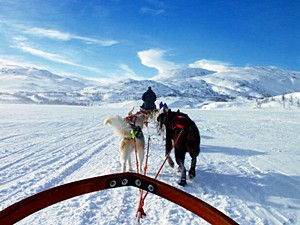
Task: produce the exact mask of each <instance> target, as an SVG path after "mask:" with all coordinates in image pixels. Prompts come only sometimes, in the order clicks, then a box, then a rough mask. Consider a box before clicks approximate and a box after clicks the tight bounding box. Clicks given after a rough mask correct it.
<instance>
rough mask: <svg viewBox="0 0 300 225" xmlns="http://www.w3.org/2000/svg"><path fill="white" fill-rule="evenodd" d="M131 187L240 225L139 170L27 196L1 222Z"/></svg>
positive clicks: (0, 216)
mask: <svg viewBox="0 0 300 225" xmlns="http://www.w3.org/2000/svg"><path fill="white" fill-rule="evenodd" d="M124 186H132V187H136V188H139V189H143V190H145V191H148V192H150V193H152V194H155V195H158V196H160V197H163V198H165V199H167V200H169V201H171V202H173V203H175V204H177V205H180V206H182V207H183V208H185V209H187V210H189V211H191V212H193V213H195V214H196V215H198V216H199V217H201V218H202V219H204V220H206V221H207V222H209V223H210V224H222V225H223V224H224V225H227V224H230V225H232V224H237V223H236V222H235V221H234V220H232V219H231V218H230V217H228V216H227V215H225V214H224V213H222V212H220V211H219V210H218V209H216V208H214V207H213V206H211V205H209V204H208V203H206V202H204V201H202V200H200V199H198V198H196V197H195V196H193V195H191V194H188V193H186V192H184V191H182V190H179V189H177V188H175V187H172V186H170V185H168V184H165V183H163V182H161V181H158V180H155V179H153V178H150V177H147V176H144V175H141V174H137V173H116V174H111V175H104V176H99V177H93V178H88V179H84V180H80V181H75V182H72V183H68V184H64V185H60V186H57V187H54V188H51V189H48V190H45V191H42V192H40V193H37V194H35V195H32V196H30V197H28V198H25V199H23V200H21V201H19V202H17V203H15V204H13V205H11V206H9V207H7V208H6V209H4V210H2V211H1V212H0V224H13V223H16V222H18V221H20V220H21V219H23V218H25V217H27V216H29V215H31V214H33V213H34V212H37V211H39V210H41V209H43V208H46V207H48V206H50V205H53V204H55V203H58V202H61V201H64V200H67V199H70V198H73V197H76V196H80V195H83V194H87V193H91V192H95V191H101V190H105V189H110V188H118V187H124Z"/></svg>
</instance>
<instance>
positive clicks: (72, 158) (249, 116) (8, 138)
mask: <svg viewBox="0 0 300 225" xmlns="http://www.w3.org/2000/svg"><path fill="white" fill-rule="evenodd" d="M128 111H129V108H125V109H121V110H120V109H119V110H117V109H116V108H111V109H109V110H106V109H103V108H96V107H71V106H36V105H0V210H2V209H4V208H6V207H8V206H9V205H11V204H13V203H15V202H17V201H19V200H21V199H23V198H26V197H28V196H31V195H33V194H35V193H37V192H40V191H43V190H45V189H48V188H51V187H54V186H58V185H61V184H65V183H69V182H71V181H77V180H81V179H85V178H90V177H94V176H100V175H105V174H111V173H116V172H120V164H119V161H118V158H119V153H118V138H117V137H116V136H115V135H114V133H113V130H112V128H111V127H104V126H103V120H104V119H105V118H106V117H107V116H108V115H112V114H119V115H121V116H125V115H126V114H127V112H128ZM183 111H184V112H186V113H188V114H189V115H190V117H191V118H192V119H193V120H194V121H196V124H197V125H198V127H199V129H200V132H201V135H202V143H201V154H200V156H199V158H198V162H197V176H196V178H195V179H194V180H193V181H188V185H187V186H186V187H180V186H178V185H177V183H176V181H177V179H178V178H179V174H177V173H175V172H174V171H173V170H171V169H170V168H169V166H168V165H166V166H165V167H164V169H163V170H162V172H161V174H160V176H159V177H158V179H159V180H161V181H163V182H166V183H168V184H171V185H173V186H175V187H177V188H180V189H182V190H184V191H186V192H188V193H190V194H192V195H195V196H196V197H198V198H200V199H202V200H204V201H206V202H207V203H209V204H211V205H213V206H214V207H216V208H218V209H219V210H221V211H222V212H224V213H225V214H227V215H228V216H230V217H231V218H232V219H234V220H235V221H237V222H238V223H240V224H264V225H267V224H269V225H277V224H300V170H299V165H300V152H299V148H300V136H299V131H300V111H299V110H284V109H280V110H279V109H249V110H247V109H227V110H225V109H219V110H191V109H190V110H185V109H184V110H183ZM144 131H145V133H146V134H147V129H145V130H144ZM149 133H150V134H151V142H150V156H149V157H150V158H149V169H148V175H149V176H150V177H153V176H154V175H155V173H156V171H157V170H158V168H159V166H160V164H161V163H162V161H163V159H164V145H163V143H162V142H161V139H160V137H158V136H157V135H156V133H155V129H154V125H153V123H152V124H150V128H149ZM189 162H190V159H189V157H187V164H189ZM138 199H139V193H138V189H136V188H133V187H123V188H117V189H110V190H105V191H101V192H96V193H91V194H87V195H83V196H80V197H76V198H73V199H70V200H67V201H64V202H61V203H58V204H55V205H53V206H50V207H48V208H45V209H43V210H41V211H39V212H37V213H35V214H33V215H31V216H28V217H27V218H25V219H23V220H21V221H20V222H19V223H18V224H64V225H67V224H72V225H76V224H105V225H106V224H135V212H136V209H137V204H138ZM144 209H145V211H146V213H147V216H146V217H145V218H143V219H142V220H141V224H160V225H162V224H168V225H170V224H176V225H178V224H186V225H187V224H191V225H196V224H206V222H205V221H204V220H202V219H200V218H198V217H197V216H196V215H194V214H193V213H190V212H188V211H186V210H185V209H183V208H182V207H180V206H177V205H175V204H174V203H171V202H169V201H167V200H164V199H162V198H159V197H157V196H155V195H151V194H150V195H148V197H147V198H146V200H145V207H144Z"/></svg>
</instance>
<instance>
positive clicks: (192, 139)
mask: <svg viewBox="0 0 300 225" xmlns="http://www.w3.org/2000/svg"><path fill="white" fill-rule="evenodd" d="M157 121H158V122H159V124H160V127H162V126H163V125H164V126H165V129H166V155H168V154H169V152H170V151H171V150H172V147H173V145H174V148H175V158H176V162H177V164H178V166H179V171H180V172H181V178H180V180H179V182H178V184H179V185H182V186H185V185H186V169H185V166H184V160H185V155H186V153H187V152H188V153H189V154H190V156H191V158H192V161H191V167H190V170H189V178H190V179H193V178H194V177H195V176H196V170H195V167H196V162H197V156H198V155H199V153H200V133H199V130H198V128H197V126H196V124H195V123H194V121H192V120H191V119H190V118H189V116H188V115H187V114H184V113H181V112H179V111H177V112H172V111H171V110H169V111H168V112H164V113H162V114H160V115H159V116H158V118H157ZM168 163H169V165H170V166H171V167H172V168H173V167H174V162H173V160H172V158H171V156H169V158H168Z"/></svg>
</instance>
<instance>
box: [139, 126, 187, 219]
mask: <svg viewBox="0 0 300 225" xmlns="http://www.w3.org/2000/svg"><path fill="white" fill-rule="evenodd" d="M182 132H183V129H181V131H180V133H179V135H178V136H177V138H176V140H175V142H174V144H173V146H172V148H171V150H170V151H169V153H168V154H167V155H166V158H165V160H164V161H163V163H162V165H161V166H160V168H159V170H158V172H157V173H156V175H155V178H154V179H155V180H156V179H157V177H158V175H159V174H160V172H161V170H162V168H163V167H164V165H165V164H166V161H167V160H168V158H169V157H170V155H171V152H172V150H173V149H174V147H175V145H176V144H177V142H178V140H179V138H180V136H181V134H182ZM148 194H149V192H148V191H147V192H146V194H145V195H144V197H142V194H141V198H140V203H139V206H138V209H137V212H136V217H137V216H138V213H141V218H143V216H146V213H145V211H144V209H143V206H144V203H145V199H146V197H147V195H148Z"/></svg>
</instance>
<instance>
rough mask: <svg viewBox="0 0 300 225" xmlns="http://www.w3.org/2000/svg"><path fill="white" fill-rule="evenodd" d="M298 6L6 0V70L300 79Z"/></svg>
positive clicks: (0, 43) (1, 47)
mask: <svg viewBox="0 0 300 225" xmlns="http://www.w3.org/2000/svg"><path fill="white" fill-rule="evenodd" d="M299 15H300V1H299V0H223V1H221V0H219V1H218V0H165V1H162V0H97V1H96V0H95V1H93V0H90V1H89V0H84V1H82V0H63V1H56V0H26V1H21V0H10V1H8V0H0V65H2V66H3V65H13V64H17V65H22V66H23V65H24V66H34V67H37V68H42V69H48V70H49V71H51V72H55V73H60V74H62V73H65V74H76V75H83V76H88V77H96V78H102V77H110V78H125V77H131V78H134V79H147V78H151V77H153V76H155V75H157V74H159V73H164V72H166V71H167V70H169V69H175V68H187V67H203V68H206V69H215V70H222V69H224V68H226V67H227V66H239V67H243V66H276V67H280V68H283V69H288V70H297V71H300V19H299V18H300V17H299Z"/></svg>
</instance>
